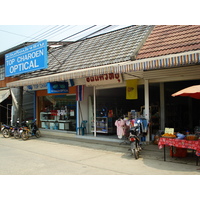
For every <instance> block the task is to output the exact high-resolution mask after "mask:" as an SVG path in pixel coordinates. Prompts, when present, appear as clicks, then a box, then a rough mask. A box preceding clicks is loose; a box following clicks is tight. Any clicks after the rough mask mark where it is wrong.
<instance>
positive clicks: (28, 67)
mask: <svg viewBox="0 0 200 200" xmlns="http://www.w3.org/2000/svg"><path fill="white" fill-rule="evenodd" d="M47 59H48V58H47V40H43V41H41V42H38V43H35V44H32V45H29V46H27V47H24V48H21V49H18V50H16V51H13V52H11V53H8V54H6V55H5V76H6V77H9V76H15V75H19V74H23V73H27V72H32V71H36V70H41V69H45V68H47V67H48V64H47Z"/></svg>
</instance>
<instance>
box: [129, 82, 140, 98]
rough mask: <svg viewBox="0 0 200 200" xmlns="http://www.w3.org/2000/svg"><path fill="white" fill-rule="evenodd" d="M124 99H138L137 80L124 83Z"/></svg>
mask: <svg viewBox="0 0 200 200" xmlns="http://www.w3.org/2000/svg"><path fill="white" fill-rule="evenodd" d="M126 99H138V91H137V79H133V80H127V81H126Z"/></svg>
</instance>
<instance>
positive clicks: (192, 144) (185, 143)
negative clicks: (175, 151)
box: [158, 137, 200, 156]
mask: <svg viewBox="0 0 200 200" xmlns="http://www.w3.org/2000/svg"><path fill="white" fill-rule="evenodd" d="M164 145H167V146H174V147H179V148H186V149H194V150H196V155H197V156H200V140H196V141H193V140H180V139H176V138H175V139H171V138H164V137H161V138H160V139H159V142H158V148H159V149H161V148H163V147H164Z"/></svg>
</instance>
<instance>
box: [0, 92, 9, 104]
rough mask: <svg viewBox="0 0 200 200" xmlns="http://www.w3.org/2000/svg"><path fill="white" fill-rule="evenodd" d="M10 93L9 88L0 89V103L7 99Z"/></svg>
mask: <svg viewBox="0 0 200 200" xmlns="http://www.w3.org/2000/svg"><path fill="white" fill-rule="evenodd" d="M9 95H10V89H8V90H0V103H1V102H2V101H4V100H5V99H7V98H8V97H9Z"/></svg>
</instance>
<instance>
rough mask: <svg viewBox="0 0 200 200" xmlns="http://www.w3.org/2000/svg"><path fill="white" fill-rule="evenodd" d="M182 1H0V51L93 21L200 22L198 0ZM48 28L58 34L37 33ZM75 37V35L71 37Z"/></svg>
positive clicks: (60, 34) (68, 32) (62, 35)
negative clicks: (42, 35) (184, 2)
mask: <svg viewBox="0 0 200 200" xmlns="http://www.w3.org/2000/svg"><path fill="white" fill-rule="evenodd" d="M181 2H182V1H179V0H176V1H174V0H168V1H162V4H161V3H160V1H158V0H151V1H149V0H141V1H134V0H123V2H122V1H118V2H117V1H114V0H101V1H95V3H94V1H90V0H84V1H83V0H74V1H66V0H57V1H56V2H55V1H52V2H49V1H47V0H43V1H41V0H35V1H30V2H29V3H27V1H25V0H18V1H15V0H10V1H3V2H2V3H1V8H3V9H1V12H0V19H1V20H0V52H2V51H4V50H7V49H9V48H11V47H14V46H16V45H18V44H21V43H23V42H28V41H31V42H32V41H34V39H35V40H36V39H38V40H37V41H41V39H47V40H48V41H52V40H55V41H57V40H58V41H59V40H61V39H63V38H65V36H68V35H72V34H73V33H76V32H78V31H80V30H83V29H84V28H86V27H90V26H92V25H94V24H96V25H98V27H102V26H103V25H121V26H127V25H156V24H159V25H160V24H164V25H169V24H170V25H171V24H172V25H179V24H186V25H189V24H199V21H198V19H199V16H198V13H199V11H198V8H199V6H198V1H197V0H190V3H187V4H183V3H181ZM69 25H70V27H69ZM118 28H119V27H118ZM48 30H49V31H50V30H51V31H52V32H53V30H55V31H56V30H57V34H56V33H54V34H49V35H46V38H45V37H43V38H42V37H37V36H41V34H42V33H47V31H48ZM58 30H59V31H58ZM91 31H92V29H91ZM93 31H94V29H93ZM52 32H49V33H52ZM85 33H89V32H85ZM47 36H48V37H47ZM82 36H83V35H82ZM79 37H81V35H79ZM76 39H78V37H76V38H75V37H74V38H70V40H76Z"/></svg>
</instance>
